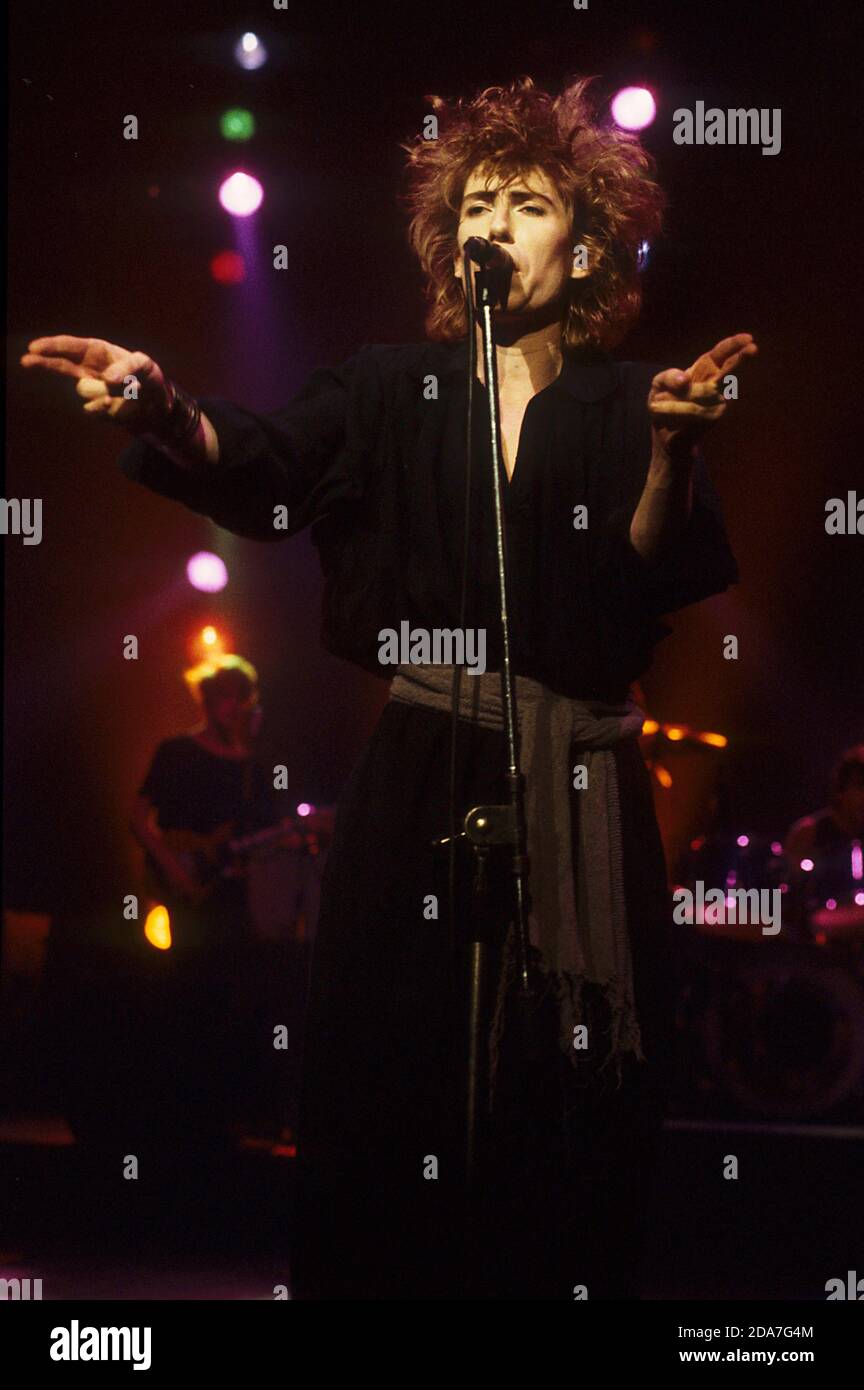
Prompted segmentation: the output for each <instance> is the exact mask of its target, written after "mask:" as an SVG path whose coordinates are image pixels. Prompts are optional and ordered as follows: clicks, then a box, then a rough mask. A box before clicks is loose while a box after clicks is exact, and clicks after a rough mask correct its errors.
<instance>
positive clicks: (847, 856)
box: [677, 834, 864, 1122]
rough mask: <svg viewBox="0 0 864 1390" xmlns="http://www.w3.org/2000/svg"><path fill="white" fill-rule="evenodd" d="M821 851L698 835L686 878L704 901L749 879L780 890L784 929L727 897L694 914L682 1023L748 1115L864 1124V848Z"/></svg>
mask: <svg viewBox="0 0 864 1390" xmlns="http://www.w3.org/2000/svg"><path fill="white" fill-rule="evenodd" d="M810 853H811V858H810V859H807V860H804V861H802V862H801V863H798V864H789V863H788V862H787V859H786V858H785V856H784V852H783V846H782V845H781V844H780V843H779V841H777V840H772V839H770V838H769V837H767V836H750V835H745V834H737V835H736V834H714V835H709V836H700V837H699V838H698V839H695V840H693V841H692V842H691V844H690V848H689V851H687V852H685V854H684V855H683V856H682V858H681V863H680V866H679V885H678V886H679V887H682V888H685V887H686V888H689V889H690V890H691V893H692V894H693V899H692V900H695V899H696V898H697V896H698V898H699V900H700V901H704V900H705V899H708V900H709V901H711V900H712V895H710V894H709V893H708V892H707V891H706V890H707V889H708V888H709V887H710V888H714V889H720V890H721V893H722V894H728V895H729V898H728V899H727V900H729V901H731V895H732V893H733V892H734V891H735V890H737V889H741V888H743V889H745V890H749V889H756V890H758V891H759V893H760V895H762V894H764V893H765V892H766V891H767V892H771V893H779V894H780V895H781V896H780V901H781V902H782V914H781V916H782V929H781V930H780V931H779V932H778V933H777V934H770V935H768V934H764V933H763V932H762V931H760V929H759V927H758V925H757V926H756V928H755V929H754V927H753V926H752V925H750V924H747V923H741V922H740V921H736V914H735V913H734V912H733V913H728V914H726V913H724V912H723V911H722V910H719V911H718V910H717V908H716V906H715V907H713V908H712V907H709V906H707V905H706V906H705V908H704V910H703V911H702V912H699V913H691V914H690V918H689V920H688V919H687V918H686V917H685V918H684V919H683V920H684V922H685V925H684V926H682V927H681V928H680V930H681V931H683V932H686V933H688V944H689V947H690V949H689V951H685V958H686V959H687V960H688V963H689V969H688V970H687V971H686V972H685V975H686V982H685V985H684V987H683V989H682V990H681V991H680V994H679V999H680V1003H679V1010H680V1011H679V1029H680V1030H681V1031H683V1032H684V1033H686V1034H687V1035H688V1036H689V1037H690V1038H691V1040H693V1041H694V1042H695V1043H696V1045H697V1051H698V1053H699V1055H700V1057H701V1070H702V1075H703V1078H705V1077H707V1079H708V1085H709V1087H713V1088H716V1089H719V1091H720V1092H721V1093H722V1094H724V1095H725V1096H726V1097H728V1098H729V1099H730V1100H732V1101H733V1102H734V1103H735V1104H736V1105H737V1106H738V1107H739V1108H740V1109H741V1110H742V1111H743V1112H744V1113H745V1114H747V1115H751V1116H762V1117H764V1118H766V1119H772V1120H781V1119H786V1120H801V1119H809V1118H816V1117H818V1116H823V1117H824V1116H826V1115H829V1114H831V1115H832V1116H837V1117H838V1118H842V1117H848V1118H854V1119H856V1120H858V1121H859V1122H860V1120H861V1118H862V1114H864V881H862V876H861V846H860V844H859V843H858V842H856V841H853V842H851V845H850V846H849V848H848V849H845V848H844V850H843V852H841V853H838V852H837V850H836V849H832V850H831V851H828V850H825V851H820V850H818V849H817V850H812V851H811V852H810ZM699 884H701V885H703V887H702V888H701V889H700V892H699V894H698V895H696V894H695V893H694V892H693V890H694V889H695V888H696V886H697V885H699ZM685 896H686V895H682V898H684V897H685ZM719 897H720V894H714V895H713V901H715V902H716V900H717V899H718V898H719ZM755 900H756V899H755V897H754V901H755ZM677 920H678V921H679V922H681V921H682V917H681V916H680V915H679V917H678V919H677Z"/></svg>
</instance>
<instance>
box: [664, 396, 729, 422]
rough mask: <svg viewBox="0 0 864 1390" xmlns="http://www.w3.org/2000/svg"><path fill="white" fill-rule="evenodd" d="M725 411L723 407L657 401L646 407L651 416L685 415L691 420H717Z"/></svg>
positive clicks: (687, 402)
mask: <svg viewBox="0 0 864 1390" xmlns="http://www.w3.org/2000/svg"><path fill="white" fill-rule="evenodd" d="M725 409H726V406H725V405H715V406H702V405H696V404H695V403H693V402H690V401H658V402H656V403H654V404H652V405H649V407H648V410H649V412H650V414H651V415H655V416H663V415H675V416H679V415H686V416H689V418H690V419H692V420H697V419H701V420H718V419H719V418H720V416H721V415H722V414H723V412H724V410H725Z"/></svg>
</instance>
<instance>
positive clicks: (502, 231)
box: [489, 200, 513, 241]
mask: <svg viewBox="0 0 864 1390" xmlns="http://www.w3.org/2000/svg"><path fill="white" fill-rule="evenodd" d="M512 239H513V238H512V234H511V229H510V207H509V204H507V203H505V202H504V201H503V200H501V201H496V203H495V206H494V207H493V209H492V218H491V221H490V223H489V240H490V241H512Z"/></svg>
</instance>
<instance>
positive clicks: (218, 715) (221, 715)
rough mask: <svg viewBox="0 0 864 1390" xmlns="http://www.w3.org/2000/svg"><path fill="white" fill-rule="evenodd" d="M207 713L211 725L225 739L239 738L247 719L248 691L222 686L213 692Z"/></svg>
mask: <svg viewBox="0 0 864 1390" xmlns="http://www.w3.org/2000/svg"><path fill="white" fill-rule="evenodd" d="M207 713H208V715H209V720H210V723H211V725H212V726H213V727H214V728H215V729H217V730H218V731H219V733H220V734H221V735H222V736H223V737H225V738H228V737H235V738H236V737H239V736H241V735H242V734H243V732H244V731H245V727H246V723H247V721H248V718H249V713H250V711H249V691H248V689H247V688H245V687H243V688H242V689H240V688H239V687H237V686H233V687H232V686H229V685H227V683H226V685H224V686H222V687H219V688H217V690H216V691H214V692H213V694H212V695H211V698H210V703H209V705H208V710H207Z"/></svg>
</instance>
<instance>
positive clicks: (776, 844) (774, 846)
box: [771, 840, 783, 859]
mask: <svg viewBox="0 0 864 1390" xmlns="http://www.w3.org/2000/svg"><path fill="white" fill-rule="evenodd" d="M771 853H772V854H773V855H774V857H775V859H779V857H780V855H781V854H782V853H783V846H782V845H781V843H780V841H779V840H772V841H771Z"/></svg>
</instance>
